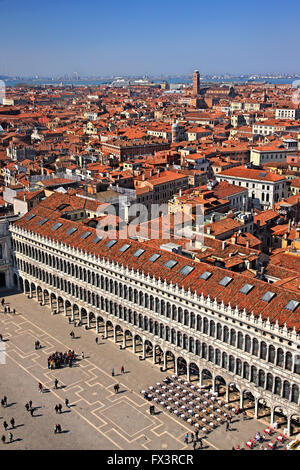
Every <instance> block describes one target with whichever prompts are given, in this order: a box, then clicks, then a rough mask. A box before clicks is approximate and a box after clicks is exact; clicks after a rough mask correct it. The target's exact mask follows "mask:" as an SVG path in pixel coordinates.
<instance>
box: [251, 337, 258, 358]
mask: <svg viewBox="0 0 300 470" xmlns="http://www.w3.org/2000/svg"><path fill="white" fill-rule="evenodd" d="M258 349H259V347H258V341H257V339H256V338H253V345H252V354H253V355H254V356H258Z"/></svg>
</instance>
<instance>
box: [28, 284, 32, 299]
mask: <svg viewBox="0 0 300 470" xmlns="http://www.w3.org/2000/svg"><path fill="white" fill-rule="evenodd" d="M29 298H30V299H32V287H31V283H30V284H29Z"/></svg>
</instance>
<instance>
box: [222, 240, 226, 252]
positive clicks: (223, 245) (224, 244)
mask: <svg viewBox="0 0 300 470" xmlns="http://www.w3.org/2000/svg"><path fill="white" fill-rule="evenodd" d="M225 247H226V240H223V241H222V250H224V249H225Z"/></svg>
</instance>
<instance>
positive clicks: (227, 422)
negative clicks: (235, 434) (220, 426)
mask: <svg viewBox="0 0 300 470" xmlns="http://www.w3.org/2000/svg"><path fill="white" fill-rule="evenodd" d="M227 431H229V421H226V432H227Z"/></svg>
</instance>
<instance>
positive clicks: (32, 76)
mask: <svg viewBox="0 0 300 470" xmlns="http://www.w3.org/2000/svg"><path fill="white" fill-rule="evenodd" d="M195 70H196V69H195ZM192 75H193V72H189V73H184V74H179V73H173V74H172V73H169V74H167V73H160V74H154V73H140V74H128V73H124V74H121V73H112V74H106V75H96V74H89V75H81V74H78V73H76V72H71V73H58V74H55V75H54V74H53V75H42V74H39V73H32V74H29V75H23V74H18V73H10V74H7V73H0V77H1V78H2V79H4V78H7V79H10V80H16V79H19V78H22V79H34V80H41V79H49V80H55V79H59V80H69V79H71V80H78V81H79V80H80V79H102V80H112V79H116V78H126V79H130V78H132V79H133V78H139V79H147V78H148V79H150V78H152V79H155V78H162V79H167V78H188V79H189V78H192ZM252 76H253V77H260V78H300V72H247V73H245V72H244V73H238V72H237V73H229V72H219V73H212V72H211V73H201V71H200V79H201V78H202V79H203V77H208V78H228V79H230V78H237V77H252Z"/></svg>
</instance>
